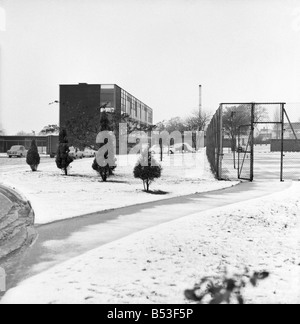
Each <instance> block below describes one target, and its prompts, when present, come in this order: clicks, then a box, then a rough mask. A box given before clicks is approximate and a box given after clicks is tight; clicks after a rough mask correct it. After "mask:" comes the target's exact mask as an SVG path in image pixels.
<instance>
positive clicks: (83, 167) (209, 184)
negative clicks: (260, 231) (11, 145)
mask: <svg viewBox="0 0 300 324" xmlns="http://www.w3.org/2000/svg"><path fill="white" fill-rule="evenodd" d="M137 158H138V157H137V156H129V157H128V160H127V157H124V156H123V157H119V160H118V167H117V169H116V172H115V176H113V177H111V178H109V180H108V182H107V183H103V182H102V180H101V179H100V177H99V176H98V175H97V174H96V173H95V172H94V170H92V168H91V165H92V162H93V160H92V159H84V160H77V161H74V163H72V169H71V175H70V176H69V177H65V176H62V175H61V173H60V170H58V169H57V168H56V165H55V161H54V160H53V159H52V160H51V159H49V158H43V159H42V160H41V164H40V166H39V172H36V173H32V172H31V171H30V169H29V166H28V165H26V162H25V160H24V159H8V158H1V159H0V176H1V177H0V182H1V183H2V184H5V185H8V186H10V187H13V188H15V189H17V190H19V191H20V192H21V193H22V194H23V195H24V196H25V197H26V198H27V199H28V200H30V202H31V204H32V206H33V209H34V211H35V214H36V223H37V224H45V223H49V222H53V221H57V220H60V219H67V218H72V217H76V216H81V215H86V214H90V213H94V212H99V211H103V210H109V209H115V208H120V207H125V206H130V205H135V204H139V203H145V202H151V201H157V200H161V199H167V198H172V197H177V196H182V195H189V194H193V193H200V192H206V191H211V190H217V189H222V188H227V187H231V186H233V185H235V184H237V182H218V181H216V180H215V179H214V178H213V176H212V174H211V172H210V170H209V166H208V163H207V160H206V156H205V152H204V151H203V152H202V153H198V154H186V155H174V156H165V159H164V162H163V163H162V165H163V168H164V170H163V173H162V178H161V179H159V180H157V181H156V182H155V183H154V184H153V185H152V187H151V189H152V190H154V191H163V192H165V194H163V195H161V194H147V193H145V192H143V185H142V182H141V181H139V180H137V179H134V177H133V168H134V165H135V163H136V161H137ZM183 159H184V160H183ZM171 163H173V164H174V166H172V165H171Z"/></svg>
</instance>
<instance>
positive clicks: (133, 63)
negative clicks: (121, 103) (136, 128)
mask: <svg viewBox="0 0 300 324" xmlns="http://www.w3.org/2000/svg"><path fill="white" fill-rule="evenodd" d="M0 7H1V8H3V9H4V10H5V14H4V10H1V9H0V46H1V54H0V55H1V57H0V59H1V61H0V64H1V65H0V69H1V70H0V82H1V84H0V86H1V88H0V91H1V92H0V104H1V106H0V107H1V111H0V113H1V117H0V118H1V119H0V120H1V123H2V126H3V127H4V128H5V129H6V131H7V133H10V134H14V133H16V132H17V131H20V130H25V131H31V130H35V131H40V130H41V129H42V128H43V126H45V125H47V124H52V123H58V106H55V105H53V106H49V105H48V103H49V102H52V101H54V100H57V99H58V97H59V84H65V83H67V84H69V83H75V84H76V83H79V82H87V83H97V84H98V83H116V84H118V85H119V86H121V87H122V88H124V89H125V90H127V91H128V92H130V93H132V94H133V95H135V96H136V97H137V98H139V99H140V100H142V101H143V102H145V103H146V104H148V105H149V106H150V107H152V108H153V109H154V118H155V121H159V120H163V119H166V118H170V117H174V116H184V115H186V114H187V112H188V111H191V110H193V109H194V108H196V107H197V105H198V85H199V84H202V85H203V105H204V107H205V109H207V110H209V111H215V110H216V109H217V108H218V104H219V103H220V102H226V101H230V102H231V101H242V102H245V101H286V102H292V103H300V0H249V1H248V0H209V1H205V0H88V1H87V0H25V1H24V0H0ZM5 17H6V24H5V22H4V18H5ZM291 114H292V115H293V116H294V117H295V118H296V117H297V116H296V115H297V114H299V116H300V104H298V105H297V104H294V105H293V111H291Z"/></svg>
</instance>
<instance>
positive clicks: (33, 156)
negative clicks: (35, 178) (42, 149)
mask: <svg viewBox="0 0 300 324" xmlns="http://www.w3.org/2000/svg"><path fill="white" fill-rule="evenodd" d="M40 161H41V158H40V155H39V152H38V148H37V146H36V142H35V140H33V141H32V142H31V146H30V149H29V151H28V153H27V158H26V162H27V164H28V165H30V167H31V170H32V171H33V172H35V171H37V169H38V166H39V164H40Z"/></svg>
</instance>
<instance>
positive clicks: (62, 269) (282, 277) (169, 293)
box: [2, 182, 300, 304]
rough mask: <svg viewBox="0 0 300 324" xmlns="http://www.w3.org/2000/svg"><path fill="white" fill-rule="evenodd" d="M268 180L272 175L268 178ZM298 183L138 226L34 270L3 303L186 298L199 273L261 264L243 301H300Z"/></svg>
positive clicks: (144, 300) (163, 300)
mask: <svg viewBox="0 0 300 324" xmlns="http://www.w3.org/2000/svg"><path fill="white" fill-rule="evenodd" d="M270 185H272V183H270ZM299 190H300V183H297V182H295V183H294V184H293V185H292V186H291V187H289V188H288V189H286V190H285V191H283V192H280V193H276V194H273V195H271V196H266V197H264V198H259V199H255V200H252V201H248V202H246V203H239V204H234V205H230V206H228V207H226V208H218V209H213V210H211V211H208V212H204V213H202V214H201V217H200V215H199V214H195V215H191V216H188V217H185V218H182V219H179V220H176V221H173V222H170V223H167V224H163V225H159V226H157V227H155V228H151V229H148V230H145V231H143V232H139V233H136V234H134V235H131V236H129V237H126V238H124V239H121V240H119V241H115V242H113V243H110V244H108V245H106V246H102V247H100V248H98V249H95V250H93V251H90V252H88V253H86V254H83V255H81V256H79V257H77V258H74V259H71V260H69V261H67V262H65V263H63V264H60V265H58V266H56V267H54V268H52V269H50V270H48V271H46V272H43V273H41V274H40V275H37V276H35V277H32V278H30V279H28V280H26V281H24V282H23V283H21V284H20V285H19V286H18V287H17V288H15V289H12V290H10V291H9V292H8V293H7V294H6V295H5V297H4V299H3V300H2V302H3V303H133V304H134V303H185V302H187V301H186V300H185V299H184V296H183V292H184V290H185V289H190V288H192V287H193V286H194V284H195V283H197V282H198V281H199V280H200V278H202V277H203V276H207V275H215V274H220V273H222V272H223V270H224V269H225V268H226V267H227V268H228V269H229V270H232V271H233V272H240V271H243V269H244V267H245V266H247V267H249V268H250V270H252V271H256V270H267V271H269V272H270V273H271V276H270V278H269V279H267V280H266V281H264V282H262V283H261V284H260V286H259V287H258V288H255V289H253V288H249V289H247V290H246V295H245V297H246V302H248V303H299V302H300V266H299V265H300V239H299V230H300V226H299V224H300V223H299V221H300V213H299V208H300V196H299Z"/></svg>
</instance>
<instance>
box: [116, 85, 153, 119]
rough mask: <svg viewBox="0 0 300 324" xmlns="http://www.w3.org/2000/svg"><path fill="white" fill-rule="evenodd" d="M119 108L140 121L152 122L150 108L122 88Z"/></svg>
mask: <svg viewBox="0 0 300 324" xmlns="http://www.w3.org/2000/svg"><path fill="white" fill-rule="evenodd" d="M121 110H122V112H123V113H126V114H128V115H130V116H131V117H132V118H135V119H137V120H140V121H141V122H144V123H149V124H152V123H153V111H152V109H151V108H149V107H148V106H146V105H145V104H143V103H142V102H141V101H139V100H138V99H136V98H135V97H133V96H132V95H130V94H129V93H128V92H126V91H125V90H123V89H122V90H121Z"/></svg>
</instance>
